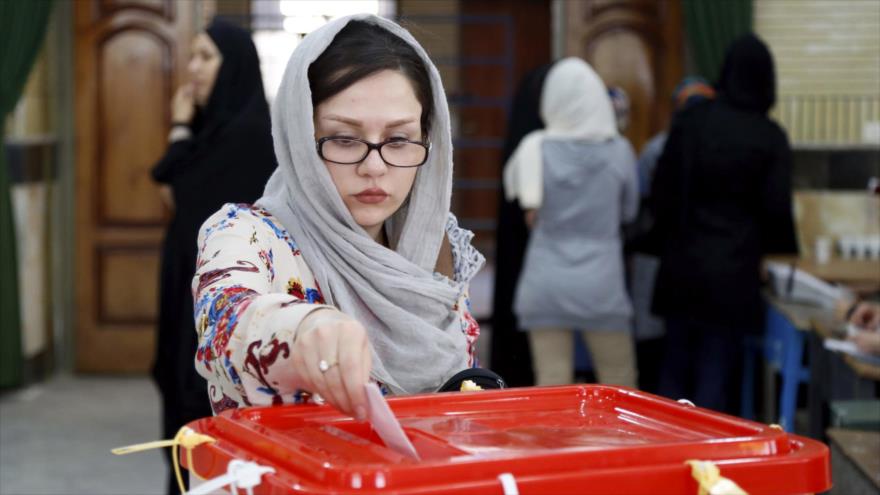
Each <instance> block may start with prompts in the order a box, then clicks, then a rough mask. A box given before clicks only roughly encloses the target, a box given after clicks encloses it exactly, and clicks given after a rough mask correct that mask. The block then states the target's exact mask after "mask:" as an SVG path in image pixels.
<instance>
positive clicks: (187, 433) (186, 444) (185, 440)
mask: <svg viewBox="0 0 880 495" xmlns="http://www.w3.org/2000/svg"><path fill="white" fill-rule="evenodd" d="M213 442H216V440H215V439H214V438H213V437H210V436H208V435H203V434H201V433H196V431H195V430H193V429H192V428H189V427H188V426H184V427H183V428H181V429H180V430H178V432H177V435H174V438H173V439H171V440H156V441H154V442H146V443H139V444H135V445H128V446H126V447H118V448H115V449H113V450H111V452H113V453H114V454H115V455H126V454H133V453H135V452H143V451H145V450H152V449H161V448H163V447H171V448H172V450H171V458H172V459H174V476H175V477H176V478H177V485H178V486H179V487H180V493H186V487H185V486H184V484H183V476H182V475H181V474H180V459H178V457H177V447H183V448H184V449H186V460H187V463H188V464H189V470H190V472H191V473H192V474H194V475H195V476H199V475H198V474H197V473H196V470H195V467H194V466H193V460H192V449H194V448H196V447H198V446H199V445H202V444H203V443H213ZM199 477H200V478H201V476H199Z"/></svg>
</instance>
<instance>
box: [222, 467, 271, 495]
mask: <svg viewBox="0 0 880 495" xmlns="http://www.w3.org/2000/svg"><path fill="white" fill-rule="evenodd" d="M226 472H227V473H228V474H230V475H232V476H233V479H234V481H233V488H244V489H245V490H247V491H248V493H250V492H251V490H252V489H253V488H254V487H256V486H260V483H261V482H262V478H263V475H264V474H268V473H274V472H275V470H274V469H272V468H270V467H266V466H261V465H259V464H257V463H255V462H249V461H242V460H240V459H233V460H231V461H229V467H227V468H226Z"/></svg>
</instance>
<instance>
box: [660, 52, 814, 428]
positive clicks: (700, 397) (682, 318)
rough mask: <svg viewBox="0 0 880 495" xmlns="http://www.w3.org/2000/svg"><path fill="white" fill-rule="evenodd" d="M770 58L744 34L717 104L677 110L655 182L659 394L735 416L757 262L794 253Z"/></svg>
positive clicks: (786, 162)
mask: <svg viewBox="0 0 880 495" xmlns="http://www.w3.org/2000/svg"><path fill="white" fill-rule="evenodd" d="M775 84H776V80H775V75H774V69H773V59H772V56H771V55H770V52H769V50H768V49H767V47H766V46H765V45H764V43H763V42H761V41H760V40H759V39H758V38H757V37H755V36H754V35H746V36H743V37H741V38H739V39H737V40H736V41H734V42H733V43H732V44H731V45H730V47H729V48H728V51H727V54H726V57H725V60H724V65H723V68H722V72H721V77H720V79H719V82H718V83H717V84H716V89H717V91H718V95H719V96H718V98H717V99H716V100H712V101H706V102H703V103H698V104H697V105H695V106H693V107H691V108H688V109H686V110H684V111H683V112H681V113H680V114H679V115H678V116H677V118H676V119H675V121H674V122H673V125H672V129H671V131H670V134H669V138H668V141H667V143H666V147H665V148H664V151H663V154H662V155H661V157H660V161H659V163H658V165H657V170H656V173H655V176H654V181H653V187H652V191H651V194H652V198H653V201H654V203H653V204H654V209H655V211H654V214H655V229H656V230H655V232H654V233H655V234H657V237H656V238H655V240H657V241H659V242H660V244H659V247H660V250H659V254H660V268H659V271H658V274H657V281H656V286H655V290H654V300H653V310H654V312H655V313H656V314H658V315H660V316H662V317H663V318H664V319H665V321H666V332H667V342H666V353H665V358H664V364H663V369H662V371H661V376H660V384H659V391H660V394H661V395H665V396H668V397H671V398H674V399H679V398H688V399H691V400H692V401H693V402H694V403H695V404H696V405H698V406H701V407H707V408H710V409H715V410H719V411H725V412H736V410H737V408H736V404H734V403H733V402H734V401H733V400H730V399H731V397H732V396H733V397H735V396H736V394H735V392H736V391H737V390H738V388H739V387H738V386H737V383H738V381H739V380H738V379H737V378H736V376H735V374H736V370H737V369H738V366H739V365H740V363H741V355H742V354H741V350H742V344H743V339H744V337H745V336H746V335H747V334H750V333H758V332H761V331H762V328H763V322H764V303H763V301H762V299H761V293H760V285H761V277H760V268H761V258H762V257H763V256H764V255H765V254H767V253H796V252H797V241H796V238H795V232H794V225H793V221H792V208H791V176H790V174H791V149H790V148H789V144H788V139H787V138H786V135H785V132H784V131H783V130H782V129H781V128H780V127H779V125H777V124H776V123H775V122H773V121H772V120H770V119H769V118H768V117H767V112H768V110H769V109H770V107H771V106H773V103H774V101H775V99H776V90H775Z"/></svg>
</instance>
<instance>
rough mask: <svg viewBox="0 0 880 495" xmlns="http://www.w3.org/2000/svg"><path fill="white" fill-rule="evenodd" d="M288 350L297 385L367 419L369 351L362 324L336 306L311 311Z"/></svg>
mask: <svg viewBox="0 0 880 495" xmlns="http://www.w3.org/2000/svg"><path fill="white" fill-rule="evenodd" d="M291 352H292V355H293V367H294V372H295V373H296V376H297V377H298V380H297V381H298V384H297V388H300V389H302V390H307V391H309V392H311V393H314V394H318V395H320V396H321V397H322V398H323V399H324V400H326V401H327V402H329V403H330V404H331V405H333V406H334V407H336V408H337V409H339V410H340V411H342V412H343V413H345V414H348V415H351V416H354V417H355V418H357V419H358V420H364V419H366V416H367V396H366V393H365V392H364V385H365V384H366V383H367V381H368V380H369V379H370V369H371V368H372V354H371V353H370V343H369V340H368V339H367V331H366V330H365V329H364V327H363V325H361V324H360V323H359V322H357V321H356V320H353V319H351V318H349V317H348V316H346V315H344V314H343V313H340V312H339V311H336V310H329V309H321V310H317V311H314V312H312V313H311V314H309V315H308V316H307V317H306V318H305V319H303V321H302V323H301V324H300V327H299V330H298V331H297V334H296V338H295V339H294V341H293V349H292V351H291Z"/></svg>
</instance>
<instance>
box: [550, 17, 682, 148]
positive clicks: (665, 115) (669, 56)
mask: <svg viewBox="0 0 880 495" xmlns="http://www.w3.org/2000/svg"><path fill="white" fill-rule="evenodd" d="M564 8H565V19H566V21H565V22H566V40H565V54H566V55H567V56H572V55H573V56H578V57H581V58H583V59H584V60H586V61H587V62H589V63H590V64H591V65H592V66H593V68H594V69H596V72H597V73H599V75H600V76H601V77H602V80H603V81H604V82H605V84H606V85H608V86H619V87H621V88H623V89H624V90H625V91H626V92H627V95H628V96H629V98H630V122H629V127H628V128H627V130H626V131H625V133H624V134H625V135H626V137H627V138H628V139H629V140H630V142H631V143H632V145H633V147H634V148H635V149H636V150H639V149H641V147H642V145H644V143H645V142H647V140H648V139H650V138H651V136H653V135H654V134H656V133H657V132H659V131H660V130H662V129H664V128H665V127H666V126H667V124H668V121H669V117H670V111H671V103H670V101H671V97H672V91H673V89H674V88H675V85H676V84H677V83H678V80H679V79H681V77H682V66H683V61H682V57H683V51H682V50H683V48H682V47H683V39H682V21H681V5H680V2H679V0H663V1H656V0H591V1H584V2H565V3H564Z"/></svg>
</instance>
